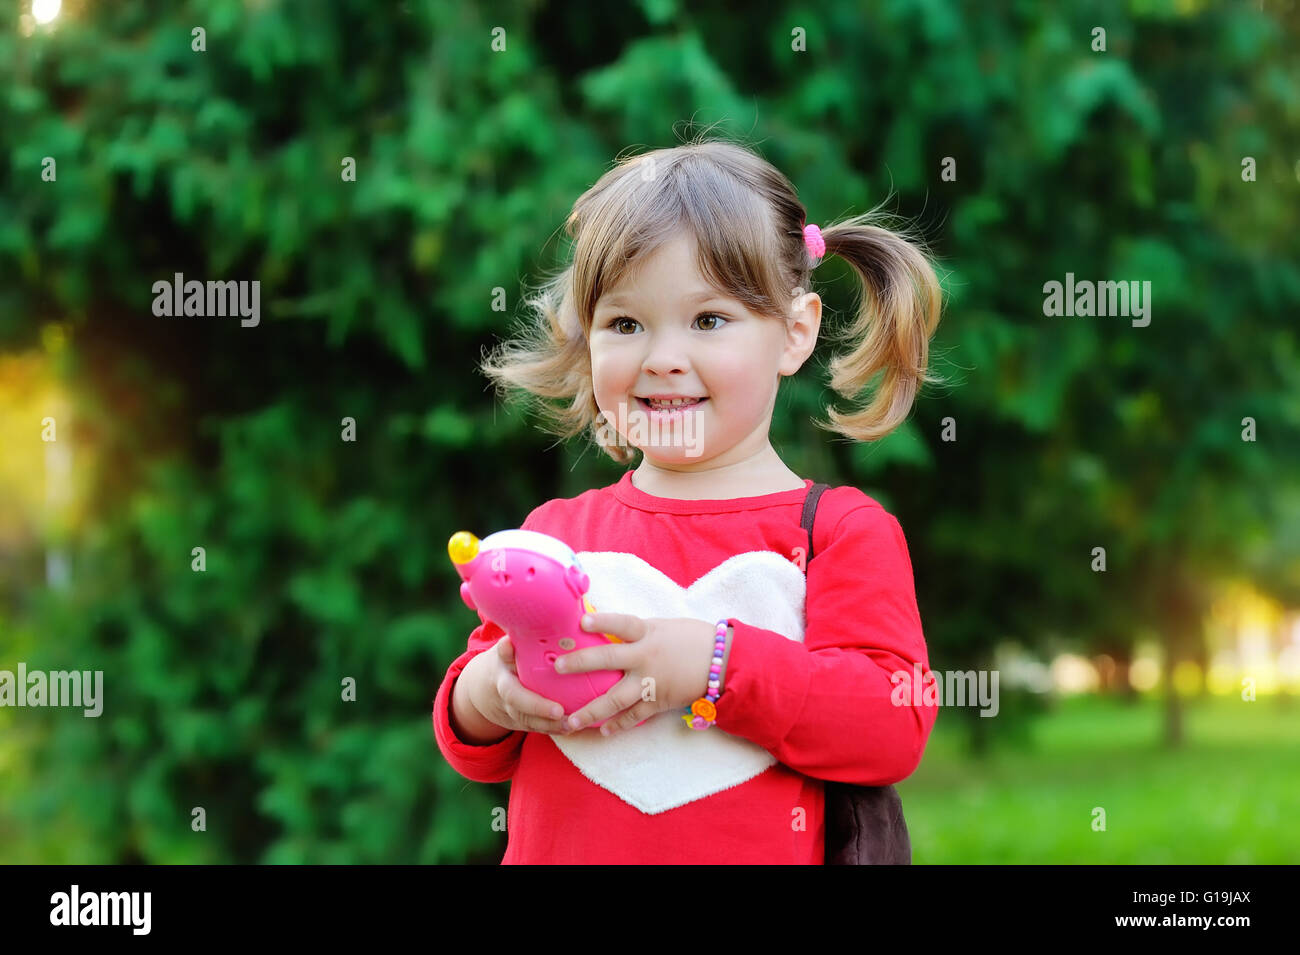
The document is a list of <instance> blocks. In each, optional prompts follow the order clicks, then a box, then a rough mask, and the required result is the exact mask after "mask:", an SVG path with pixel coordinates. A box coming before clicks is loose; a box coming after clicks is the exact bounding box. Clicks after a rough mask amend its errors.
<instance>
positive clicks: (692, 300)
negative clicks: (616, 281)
mask: <svg viewBox="0 0 1300 955" xmlns="http://www.w3.org/2000/svg"><path fill="white" fill-rule="evenodd" d="M713 301H717V302H726V301H730V299H728V298H727V297H726V296H725V295H723V294H722V293H720V292H715V291H713V290H705V291H703V292H696V293H695V294H694V295H691V296H688V297H687V299H686V302H687V304H689V305H695V304H698V303H700V302H713ZM626 304H627V296H625V295H611V296H609V297H608V298H602V299H601V300H600V304H599V305H598V306H597V308H603V307H606V306H609V307H613V306H619V305H626Z"/></svg>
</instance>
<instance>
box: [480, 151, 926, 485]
mask: <svg viewBox="0 0 1300 955" xmlns="http://www.w3.org/2000/svg"><path fill="white" fill-rule="evenodd" d="M806 215H807V213H806V211H805V209H804V207H803V205H802V204H801V203H800V202H799V200H798V198H797V197H796V194H795V190H794V187H793V186H792V185H791V184H790V182H789V180H788V179H786V177H785V176H784V175H782V174H781V172H780V171H779V170H777V169H776V168H774V167H773V166H772V165H771V164H769V163H768V162H766V161H765V160H764V159H762V158H760V157H759V156H757V155H756V154H754V153H753V152H752V151H750V150H749V149H748V148H746V147H744V146H741V145H738V144H735V143H732V142H729V141H725V140H719V139H713V138H701V139H697V140H695V141H693V142H689V143H686V144H684V145H681V146H676V147H673V148H668V149H657V150H654V151H652V152H648V153H644V154H642V155H639V156H632V157H629V158H627V159H624V160H621V161H619V162H617V163H616V164H615V166H614V168H612V169H610V170H609V171H608V172H606V173H605V174H604V175H603V176H601V178H600V179H599V180H598V181H597V182H596V184H595V185H593V186H592V187H591V188H590V189H588V190H587V191H586V192H585V193H583V194H582V195H581V196H580V197H579V198H578V200H577V202H575V203H574V205H573V210H572V212H571V213H570V215H569V217H568V221H567V223H566V227H565V231H566V232H567V234H568V235H569V236H570V237H571V238H572V239H573V240H574V246H573V257H572V262H571V264H570V265H569V266H568V267H567V268H564V269H563V270H562V271H561V272H560V273H559V274H557V275H555V276H553V277H552V278H550V279H549V280H548V281H546V282H545V283H544V284H543V285H542V287H541V288H540V290H539V291H538V294H536V295H534V296H531V297H528V298H526V299H525V305H526V306H527V307H528V308H529V309H531V310H532V312H533V313H534V316H535V320H534V321H533V322H532V323H530V324H529V325H527V326H525V328H524V330H523V331H524V335H523V337H522V338H521V339H520V340H516V341H511V342H504V343H501V344H500V345H499V346H498V347H497V348H496V349H494V350H493V352H492V354H490V355H488V356H487V357H486V359H485V360H484V361H483V363H482V365H481V366H480V367H481V371H482V372H483V374H484V375H486V376H487V377H488V378H490V379H491V381H492V382H493V383H494V384H495V385H496V388H497V391H498V394H499V395H501V396H503V397H506V398H509V397H511V394H512V391H511V389H515V390H516V392H518V391H522V392H523V393H525V394H531V395H534V396H537V397H538V398H542V399H547V398H552V399H562V400H564V401H566V402H567V404H566V405H564V406H562V407H557V406H555V405H553V404H550V403H548V402H545V401H542V402H538V406H539V407H540V410H541V411H542V413H543V415H544V417H545V419H546V420H545V423H544V425H543V427H544V428H545V430H547V431H548V432H550V433H552V434H556V435H558V436H560V437H561V438H570V437H573V436H575V435H578V434H581V433H583V432H584V431H588V430H590V431H591V438H592V440H593V441H594V442H595V444H596V445H597V446H598V447H600V448H601V449H602V450H603V451H604V452H605V453H606V454H608V455H609V456H610V457H611V458H613V459H614V460H615V461H617V462H619V463H620V464H627V463H629V462H630V461H631V460H632V458H633V450H634V449H631V448H628V447H626V446H625V445H623V444H621V443H620V442H618V441H617V440H616V435H612V434H611V432H610V429H609V428H608V427H607V426H606V425H605V423H604V419H603V417H602V416H601V415H600V409H599V408H598V407H597V405H596V400H595V396H594V391H593V385H592V380H591V355H590V351H589V349H588V345H587V340H588V335H589V334H590V331H591V326H592V322H593V319H594V312H595V308H596V302H597V301H598V300H599V299H600V297H601V296H602V295H603V294H604V293H605V292H606V291H607V290H608V289H611V288H613V287H614V286H615V285H617V284H618V283H619V282H620V280H621V279H622V278H623V276H624V275H625V274H627V273H628V272H629V271H631V270H633V269H635V268H636V266H637V264H638V262H639V261H640V260H641V259H642V258H643V257H644V256H647V255H649V254H650V253H652V252H653V251H654V250H655V249H656V248H658V247H659V246H660V245H661V244H662V243H664V242H665V241H667V240H669V239H671V238H673V237H676V236H679V235H682V234H684V233H687V232H689V233H693V234H694V237H695V239H696V240H697V241H696V244H697V249H698V251H697V267H698V268H699V270H700V273H701V274H702V275H703V276H704V277H705V278H706V279H707V280H708V281H709V282H710V283H711V284H713V285H715V286H716V287H718V288H719V289H720V290H722V291H723V292H724V293H725V294H726V295H728V296H730V297H732V298H734V299H736V300H737V301H739V302H741V303H742V304H743V305H745V307H746V308H748V309H749V310H750V311H752V312H754V313H756V314H761V315H768V316H772V317H774V318H782V319H783V318H785V317H786V316H787V315H789V314H790V304H789V303H791V302H792V300H793V299H794V297H795V296H798V295H800V294H802V293H804V292H807V291H812V268H813V266H814V265H815V262H816V260H814V259H813V258H812V256H811V253H809V251H808V249H807V246H806V245H805V244H804V238H803V226H804V225H805V224H806V222H807V219H806ZM880 219H881V217H880V216H878V215H877V210H872V211H871V212H868V213H865V214H863V215H859V216H855V217H852V218H849V219H845V220H843V221H841V222H837V223H833V224H831V225H822V226H821V232H822V237H823V238H824V239H825V240H826V255H827V256H830V255H838V256H840V257H841V258H843V259H844V260H845V261H847V262H848V263H849V265H850V266H852V268H853V270H854V272H855V273H856V274H857V275H858V276H859V278H860V279H861V281H862V292H863V294H862V298H861V301H860V302H859V304H858V308H857V314H856V316H855V317H854V319H853V321H852V322H851V323H849V325H848V326H847V327H846V328H845V329H844V330H843V332H842V333H839V334H832V333H827V337H830V338H832V339H833V340H836V341H838V342H841V343H847V344H848V346H849V347H848V348H847V350H845V351H844V352H842V353H840V354H836V355H835V356H834V357H832V359H831V361H830V362H829V366H828V367H829V371H830V382H829V383H830V387H831V388H832V389H833V390H834V391H835V392H836V393H837V394H839V395H840V396H842V397H844V398H850V399H853V398H857V397H858V396H859V395H860V394H861V393H862V392H863V391H864V389H866V387H867V386H868V384H869V383H870V382H871V380H872V379H873V378H874V377H875V376H876V375H877V374H880V373H883V374H882V377H881V379H880V383H879V385H878V386H877V388H876V390H875V393H874V395H873V396H872V398H871V400H870V401H869V402H868V403H866V404H865V405H864V406H863V407H861V408H858V409H856V410H853V411H850V412H848V413H841V412H839V411H837V410H835V409H834V408H832V407H827V409H826V410H827V413H828V415H829V417H830V421H829V422H824V421H817V422H815V423H816V424H817V426H818V427H821V428H825V429H826V430H829V431H833V432H836V433H838V434H841V435H844V436H845V437H848V438H851V439H853V440H857V441H873V440H876V439H878V438H881V437H884V436H885V435H887V434H889V433H890V432H891V431H893V430H894V429H895V428H896V427H898V425H899V424H901V423H902V422H903V421H904V420H905V419H906V418H907V415H908V413H909V412H910V410H911V407H912V402H913V400H914V399H915V398H916V395H917V392H918V390H919V389H920V386H921V385H922V383H924V382H927V381H928V382H940V381H942V379H940V378H938V377H935V376H931V375H929V374H928V373H927V371H926V364H927V362H928V357H929V342H930V337H931V336H932V335H933V334H934V330H935V327H936V326H937V325H938V322H939V316H940V312H941V310H942V291H941V289H940V286H939V281H938V279H937V277H936V275H935V271H934V268H933V266H932V265H931V263H930V259H929V257H928V255H927V254H926V253H925V252H923V251H922V247H921V243H920V242H919V240H917V239H916V238H915V237H912V236H908V235H907V234H906V233H902V232H897V231H891V230H890V229H887V228H883V227H882V226H880V225H877V224H876V223H877V222H878V221H880ZM822 327H823V329H825V322H823V326H822Z"/></svg>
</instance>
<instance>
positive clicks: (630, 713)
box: [600, 700, 658, 736]
mask: <svg viewBox="0 0 1300 955" xmlns="http://www.w3.org/2000/svg"><path fill="white" fill-rule="evenodd" d="M653 707H654V704H653V703H648V702H646V701H645V700H640V701H638V702H637V703H636V704H635V705H634V706H630V707H628V708H627V709H626V710H624V711H623V712H621V713H619V714H617V715H615V716H614V717H613V718H612V719H608V720H606V721H605V724H604V725H603V726H602V727H601V728H600V732H601V734H602V735H604V736H613V735H614V734H615V733H621V732H622V731H623V730H627V729H631V728H632V727H634V726H636V724H637V723H640V722H641V721H642V720H644V719H648V718H649V717H651V716H654V715H655V713H656V712H658V711H657V710H655V709H653Z"/></svg>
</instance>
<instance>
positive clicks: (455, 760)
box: [433, 621, 527, 783]
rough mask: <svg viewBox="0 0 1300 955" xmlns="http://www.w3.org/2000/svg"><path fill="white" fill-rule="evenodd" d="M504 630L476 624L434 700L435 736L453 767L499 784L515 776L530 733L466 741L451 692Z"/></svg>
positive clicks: (483, 780) (487, 623)
mask: <svg viewBox="0 0 1300 955" xmlns="http://www.w3.org/2000/svg"><path fill="white" fill-rule="evenodd" d="M504 633H505V631H504V630H502V629H501V628H500V627H498V626H497V625H496V624H495V623H492V622H491V621H485V622H484V623H481V624H480V625H479V626H477V627H475V628H474V632H473V633H471V634H470V637H469V648H468V649H467V650H466V651H465V652H464V653H462V654H461V655H460V656H459V657H457V658H456V659H455V660H454V661H453V662H452V664H451V667H450V668H448V670H447V675H446V677H445V678H444V679H443V681H442V686H440V687H439V688H438V695H437V697H436V698H435V699H434V702H433V735H434V737H435V738H436V739H437V741H438V748H439V749H440V750H442V755H443V756H444V757H445V758H446V760H447V762H448V763H450V764H451V768H452V769H454V770H456V772H458V773H460V774H461V775H462V776H464V777H465V778H466V779H471V780H473V781H474V782H478V783H499V782H504V781H505V780H507V779H510V778H511V777H512V776H514V774H515V770H516V769H517V768H518V766H519V751H520V749H521V748H522V747H523V744H524V736H526V735H527V734H526V733H525V732H524V731H523V730H517V731H515V732H513V733H511V734H510V735H509V736H507V737H506V738H505V739H503V740H499V741H497V742H495V743H488V744H487V745H483V746H480V745H477V744H474V743H466V742H465V741H464V740H462V739H460V738H458V737H457V736H456V733H455V731H454V730H453V729H452V727H451V694H452V690H453V689H454V688H455V685H456V680H457V678H458V677H459V676H460V674H461V671H462V670H464V669H465V665H466V664H467V663H469V661H470V660H472V659H473V658H474V657H476V656H477V655H478V654H480V653H482V652H483V651H484V650H487V649H490V648H491V647H494V646H496V642H497V641H498V640H500V639H501V637H502V635H503V634H504Z"/></svg>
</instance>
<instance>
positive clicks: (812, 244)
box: [803, 223, 826, 259]
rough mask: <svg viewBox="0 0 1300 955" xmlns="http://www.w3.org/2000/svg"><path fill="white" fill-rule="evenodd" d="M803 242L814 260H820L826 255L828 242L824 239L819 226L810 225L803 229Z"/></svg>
mask: <svg viewBox="0 0 1300 955" xmlns="http://www.w3.org/2000/svg"><path fill="white" fill-rule="evenodd" d="M803 241H804V245H806V246H808V251H809V252H811V253H812V257H813V258H814V259H820V258H821V257H822V256H824V255H825V254H826V240H825V239H823V238H822V230H821V229H819V228H818V227H817V226H815V225H812V224H811V223H810V224H808V225H806V226H804V227H803Z"/></svg>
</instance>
